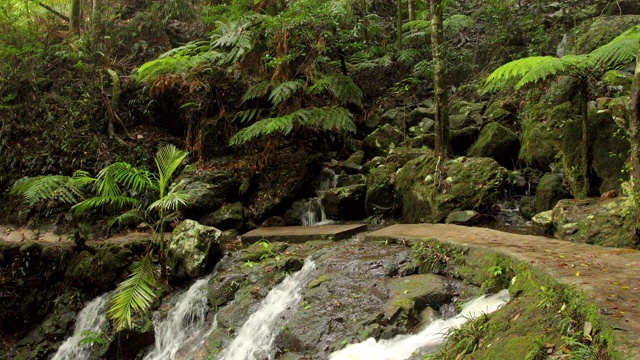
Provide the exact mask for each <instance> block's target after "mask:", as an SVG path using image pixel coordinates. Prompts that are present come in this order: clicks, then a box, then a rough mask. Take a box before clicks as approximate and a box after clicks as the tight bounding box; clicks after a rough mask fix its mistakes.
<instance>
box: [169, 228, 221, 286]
mask: <svg viewBox="0 0 640 360" xmlns="http://www.w3.org/2000/svg"><path fill="white" fill-rule="evenodd" d="M221 234H222V232H221V231H220V230H218V229H216V228H214V227H210V226H205V225H201V224H199V223H198V222H197V221H193V220H185V221H183V222H181V223H180V224H179V225H178V226H176V228H175V229H174V230H173V233H172V234H171V240H170V241H169V246H168V247H167V264H168V265H169V267H170V271H169V275H170V276H171V279H172V281H176V282H180V281H184V280H187V279H194V278H197V277H200V276H203V275H204V274H205V273H206V272H207V271H208V270H210V269H211V267H213V265H215V264H216V263H217V262H218V260H219V259H220V258H221V257H222V251H221V248H220V236H221Z"/></svg>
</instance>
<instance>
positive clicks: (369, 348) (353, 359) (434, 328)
mask: <svg viewBox="0 0 640 360" xmlns="http://www.w3.org/2000/svg"><path fill="white" fill-rule="evenodd" d="M508 301H509V291H508V290H502V291H500V292H499V293H497V294H494V295H492V296H481V297H479V298H477V299H475V300H473V301H471V302H469V303H468V304H466V305H465V307H464V308H463V309H462V311H461V312H460V313H459V314H458V315H456V316H454V317H452V318H450V319H446V320H436V321H434V322H433V323H431V324H430V325H428V326H427V327H426V328H424V329H423V330H422V331H420V332H419V333H417V334H414V335H398V336H396V337H394V338H393V339H389V340H380V341H377V342H376V340H375V339H374V338H369V339H367V340H366V341H364V342H362V343H358V344H353V345H350V346H347V347H346V348H344V349H342V350H340V351H337V352H335V353H333V354H331V356H330V357H329V359H330V360H358V359H362V360H404V359H408V358H409V357H410V356H411V355H412V354H413V353H415V352H416V351H417V350H419V349H423V348H430V347H436V346H438V345H440V344H441V343H443V342H444V340H445V339H446V336H447V333H448V332H449V330H451V329H454V328H459V327H460V326H462V325H463V324H464V323H465V322H467V321H469V320H472V319H475V318H477V317H478V316H480V315H482V314H488V313H491V312H493V311H495V310H497V309H499V308H500V307H502V306H503V305H504V304H506V303H507V302H508Z"/></svg>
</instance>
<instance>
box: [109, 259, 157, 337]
mask: <svg viewBox="0 0 640 360" xmlns="http://www.w3.org/2000/svg"><path fill="white" fill-rule="evenodd" d="M155 287H156V274H155V271H154V269H153V261H152V260H151V255H147V256H145V257H144V258H143V259H142V260H141V261H140V263H139V264H138V266H137V267H135V268H134V269H133V271H132V272H131V275H129V277H128V278H127V279H126V280H124V281H123V282H121V283H120V284H118V287H117V288H116V290H115V294H114V295H113V296H112V297H111V300H110V304H109V310H108V311H107V315H108V316H109V318H110V319H112V320H113V321H114V322H115V327H116V331H120V330H122V329H130V328H131V320H132V317H133V314H134V313H145V312H147V311H148V310H149V308H150V307H151V304H152V303H153V301H154V300H155V299H156V298H157V297H156V295H155V293H154V288H155Z"/></svg>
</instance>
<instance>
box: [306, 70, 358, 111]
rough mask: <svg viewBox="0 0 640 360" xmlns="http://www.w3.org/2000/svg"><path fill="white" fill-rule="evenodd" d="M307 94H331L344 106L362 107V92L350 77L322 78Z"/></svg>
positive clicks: (325, 76) (327, 76)
mask: <svg viewBox="0 0 640 360" xmlns="http://www.w3.org/2000/svg"><path fill="white" fill-rule="evenodd" d="M306 92H307V94H312V95H319V94H321V93H323V92H329V93H331V94H332V95H333V96H334V97H335V98H336V99H337V100H338V101H339V102H340V103H341V104H343V105H345V104H348V103H351V104H355V105H360V103H361V102H362V90H360V88H359V87H358V86H357V85H356V84H355V83H354V82H353V80H352V79H351V78H350V77H348V76H344V75H342V74H336V75H324V76H320V77H319V78H318V79H316V80H315V81H314V83H313V85H311V86H310V87H309V88H307V90H306Z"/></svg>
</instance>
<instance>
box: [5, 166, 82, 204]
mask: <svg viewBox="0 0 640 360" xmlns="http://www.w3.org/2000/svg"><path fill="white" fill-rule="evenodd" d="M94 181H95V179H94V178H92V177H91V176H89V173H87V172H86V171H82V170H77V171H76V172H75V173H74V174H73V176H64V175H42V176H35V177H25V178H22V179H20V180H18V181H16V182H15V183H14V184H13V186H12V187H11V189H9V194H10V195H17V196H21V197H22V198H23V199H24V200H25V202H26V203H27V204H28V205H29V206H34V205H35V204H37V203H40V202H44V201H59V202H61V203H64V204H75V203H77V202H78V201H80V199H82V198H83V197H84V196H85V188H86V186H87V184H90V183H92V182H94Z"/></svg>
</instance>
